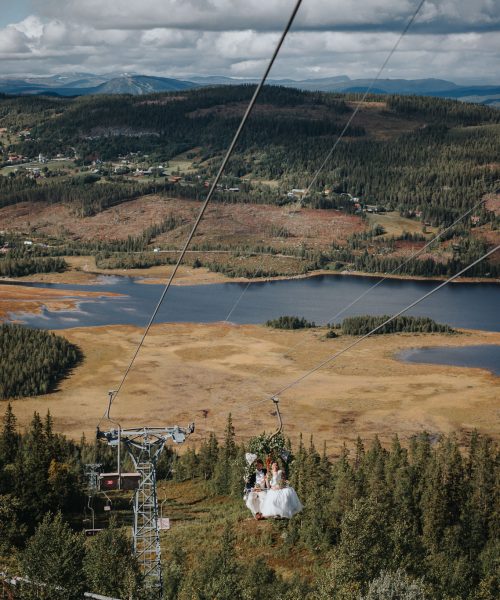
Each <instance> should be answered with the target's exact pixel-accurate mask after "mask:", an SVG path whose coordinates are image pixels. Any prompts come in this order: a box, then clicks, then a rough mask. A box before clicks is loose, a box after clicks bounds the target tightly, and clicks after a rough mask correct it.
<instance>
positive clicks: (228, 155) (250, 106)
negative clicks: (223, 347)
mask: <svg viewBox="0 0 500 600" xmlns="http://www.w3.org/2000/svg"><path fill="white" fill-rule="evenodd" d="M301 4H302V0H297V2H296V4H295V6H294V8H293V10H292V13H291V15H290V17H289V19H288V22H287V24H286V26H285V28H284V30H283V32H282V34H281V36H280V39H279V41H278V44H277V45H276V47H275V49H274V52H273V54H272V56H271V59H270V61H269V63H268V65H267V67H266V70H265V72H264V74H263V76H262V78H261V80H260V82H259V84H258V85H257V87H256V88H255V91H254V94H253V96H252V98H251V100H250V102H249V104H248V106H247V109H246V111H245V114H244V115H243V117H242V119H241V122H240V124H239V126H238V129H237V130H236V133H235V134H234V137H233V139H232V141H231V144H230V145H229V148H228V150H227V152H226V154H225V156H224V160H223V161H222V164H221V166H220V168H219V170H218V172H217V175H216V177H215V179H214V181H213V182H212V185H211V187H210V189H209V191H208V194H207V197H206V198H205V201H204V203H203V205H202V207H201V209H200V211H199V213H198V216H197V218H196V220H195V222H194V225H193V227H192V230H191V232H190V234H189V236H188V238H187V240H186V242H185V244H184V247H183V249H182V251H181V253H180V254H179V258H178V259H177V262H176V264H175V266H174V269H173V271H172V273H171V275H170V278H169V279H168V281H167V283H166V285H165V288H164V289H163V292H162V294H161V296H160V299H159V301H158V304H157V305H156V308H155V309H154V311H153V314H152V315H151V318H150V319H149V322H148V324H147V326H146V329H145V330H144V333H143V335H142V338H141V340H140V342H139V344H138V345H137V348H136V349H135V352H134V354H133V355H132V359H131V360H130V363H129V365H128V366H127V368H126V370H125V373H124V375H123V377H122V379H121V381H120V384H119V385H118V387H117V389H116V390H115V392H114V393H113V394H112V395H110V398H109V402H108V406H107V409H106V411H105V413H104V415H103V417H102V418H101V420H100V421H99V423H100V422H101V421H102V420H103V419H104V418H108V419H109V414H110V410H111V406H112V403H113V401H114V400H115V399H116V397H117V396H118V394H119V393H120V390H121V389H122V387H123V384H124V383H125V380H126V378H127V376H128V374H129V373H130V370H131V369H132V366H133V364H134V361H135V359H136V358H137V355H138V354H139V351H140V349H141V347H142V345H143V344H144V340H145V339H146V336H147V334H148V332H149V330H150V328H151V325H152V324H153V321H154V319H155V317H156V315H157V314H158V311H159V310H160V306H161V304H162V302H163V300H164V298H165V296H166V295H167V292H168V290H169V289H170V286H171V284H172V281H173V279H174V277H175V275H176V273H177V271H178V269H179V266H180V264H181V263H182V261H183V259H184V256H185V254H186V251H187V249H188V247H189V244H190V243H191V241H192V239H193V237H194V235H195V233H196V230H197V229H198V225H199V224H200V221H201V220H202V218H203V215H204V214H205V211H206V209H207V207H208V204H209V203H210V200H211V199H212V196H213V194H214V191H215V189H216V187H217V184H218V183H219V180H220V178H221V176H222V173H223V172H224V169H225V168H226V165H227V163H228V161H229V159H230V158H231V155H232V153H233V151H234V148H235V146H236V144H237V142H238V140H239V138H240V136H241V133H242V131H243V129H244V127H245V125H246V122H247V120H248V118H249V116H250V114H251V112H252V110H253V108H254V106H255V103H256V101H257V98H258V96H259V94H260V92H261V90H262V88H263V86H264V84H265V82H266V80H267V77H268V75H269V73H270V71H271V68H272V67H273V65H274V62H275V60H276V57H277V56H278V53H279V51H280V49H281V47H282V45H283V42H284V41H285V38H286V36H287V34H288V32H289V31H290V29H291V27H292V24H293V22H294V20H295V17H296V15H297V12H298V10H299V8H300V5H301Z"/></svg>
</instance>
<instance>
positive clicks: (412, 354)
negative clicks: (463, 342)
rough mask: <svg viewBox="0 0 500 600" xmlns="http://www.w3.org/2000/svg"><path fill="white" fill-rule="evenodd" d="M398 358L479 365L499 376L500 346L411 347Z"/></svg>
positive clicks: (461, 365) (469, 365)
mask: <svg viewBox="0 0 500 600" xmlns="http://www.w3.org/2000/svg"><path fill="white" fill-rule="evenodd" d="M397 358H398V359H399V360H403V361H406V362H413V363H431V364H438V365H453V366H458V367H479V368H481V369H488V371H491V372H492V373H494V374H495V375H499V376H500V346H496V345H493V344H492V345H490V346H489V345H481V346H462V347H435V348H411V349H410V350H403V352H400V353H399V354H398V355H397Z"/></svg>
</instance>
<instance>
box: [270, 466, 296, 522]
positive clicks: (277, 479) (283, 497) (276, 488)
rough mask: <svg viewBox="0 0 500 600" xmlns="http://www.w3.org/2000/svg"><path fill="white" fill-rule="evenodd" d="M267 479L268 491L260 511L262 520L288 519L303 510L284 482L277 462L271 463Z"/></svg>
mask: <svg viewBox="0 0 500 600" xmlns="http://www.w3.org/2000/svg"><path fill="white" fill-rule="evenodd" d="M267 477H268V485H269V489H268V491H267V493H266V495H265V498H264V499H263V501H262V505H261V509H260V511H261V513H262V516H263V517H264V518H269V517H283V518H285V519H290V518H292V517H293V515H295V514H297V513H298V512H300V511H301V510H302V509H303V508H304V507H303V506H302V504H301V502H300V500H299V497H298V496H297V493H296V492H295V490H294V489H293V488H292V487H289V486H288V484H287V482H286V481H285V476H284V473H283V471H282V470H281V469H280V468H279V466H278V463H277V462H273V464H272V465H271V473H270V474H268V476H267Z"/></svg>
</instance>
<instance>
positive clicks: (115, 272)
mask: <svg viewBox="0 0 500 600" xmlns="http://www.w3.org/2000/svg"><path fill="white" fill-rule="evenodd" d="M171 272H172V266H171V265H168V266H159V267H158V266H156V267H150V268H149V269H109V270H106V269H97V268H96V270H93V269H85V270H80V269H74V268H73V269H70V270H68V271H64V272H63V273H43V274H34V275H28V276H26V277H16V278H13V277H10V278H9V277H0V284H1V283H2V282H6V283H9V284H19V285H23V284H25V283H36V284H44V283H46V284H52V283H55V284H64V285H99V284H100V281H99V278H100V277H103V276H104V277H106V276H108V277H131V278H135V279H137V282H138V283H141V284H146V285H161V284H165V283H166V279H167V278H168V277H169V276H170V273H171ZM321 276H343V277H361V278H372V279H395V280H401V281H436V282H442V281H446V279H447V277H438V276H432V277H424V276H414V275H398V274H390V275H388V274H384V273H369V272H365V271H331V270H329V269H317V270H315V271H309V272H308V273H298V274H297V275H275V276H271V277H253V278H248V277H229V276H227V275H225V274H224V273H219V272H213V271H209V270H208V269H207V268H205V267H199V268H196V269H194V268H192V267H187V266H185V265H183V266H181V268H180V269H179V275H178V277H177V279H174V280H173V281H172V285H175V286H196V285H213V284H221V283H267V282H271V281H294V280H298V279H311V278H314V277H321ZM451 283H486V284H487V283H490V284H496V285H498V284H500V279H498V278H487V277H458V278H457V279H455V280H454V281H452V282H451Z"/></svg>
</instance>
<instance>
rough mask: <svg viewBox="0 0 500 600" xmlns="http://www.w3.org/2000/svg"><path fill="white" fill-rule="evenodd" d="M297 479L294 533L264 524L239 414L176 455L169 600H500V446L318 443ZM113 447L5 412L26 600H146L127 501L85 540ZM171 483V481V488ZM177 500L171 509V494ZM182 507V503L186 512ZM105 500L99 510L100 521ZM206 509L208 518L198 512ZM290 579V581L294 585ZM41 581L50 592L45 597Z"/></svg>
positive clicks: (12, 557) (13, 544) (10, 506)
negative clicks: (335, 446) (88, 476)
mask: <svg viewBox="0 0 500 600" xmlns="http://www.w3.org/2000/svg"><path fill="white" fill-rule="evenodd" d="M286 445H287V447H288V448H289V449H290V450H291V451H292V452H293V454H292V455H291V458H290V459H289V461H288V463H287V464H286V465H283V467H284V468H285V469H286V470H287V474H288V477H289V479H290V482H291V484H292V485H293V486H294V487H295V489H296V490H297V493H298V494H299V497H300V498H301V500H302V502H303V503H304V505H305V509H304V511H303V512H302V513H300V514H299V515H297V516H295V517H294V518H293V519H292V520H290V521H286V520H285V521H282V520H278V521H264V522H257V521H254V520H253V519H251V518H250V516H249V513H247V512H246V509H245V507H244V505H243V502H242V480H243V479H242V474H243V472H244V465H245V460H244V453H245V451H246V447H245V445H242V444H240V443H238V442H237V440H236V436H235V428H234V426H233V423H232V419H231V417H230V416H229V417H228V421H227V425H226V429H225V432H224V434H223V436H221V438H220V439H219V440H218V439H217V438H216V436H215V435H214V434H210V435H209V436H208V437H207V438H205V440H204V441H202V443H201V445H199V446H198V448H197V449H194V448H189V449H187V451H186V452H184V453H183V454H181V455H176V454H175V453H173V452H172V451H170V450H169V451H168V452H165V453H164V454H163V455H162V458H161V459H160V461H159V464H158V476H159V479H160V483H159V485H160V489H163V490H168V489H173V490H175V491H174V492H173V495H172V496H170V498H171V499H170V500H169V501H168V502H169V504H168V505H167V506H168V510H169V511H171V514H172V516H173V525H172V529H171V530H170V531H168V532H166V533H165V534H164V536H163V537H162V539H163V544H164V554H163V556H164V569H165V571H164V577H165V586H164V587H165V589H164V596H163V597H164V598H165V599H169V600H174V599H182V600H187V599H190V600H191V599H200V600H201V599H203V600H208V599H210V600H215V599H217V600H239V599H241V600H247V599H255V600H257V599H258V598H261V597H262V596H263V595H264V596H265V597H268V596H271V597H273V598H279V599H282V600H285V599H287V600H298V599H299V598H305V599H306V600H327V599H334V600H340V599H342V600H347V599H355V600H365V599H366V600H368V599H370V600H376V599H377V600H382V599H387V598H405V599H408V600H495V599H496V598H497V597H498V592H499V587H498V583H499V582H498V540H499V531H498V526H499V524H498V518H497V509H498V501H499V497H498V494H499V489H500V488H499V475H500V470H499V454H498V445H497V444H496V443H495V442H493V441H492V440H491V439H490V438H488V437H487V436H483V435H479V434H478V433H477V432H475V431H473V432H472V433H471V434H470V435H468V436H467V437H466V438H462V439H461V440H460V443H459V440H458V438H457V437H456V436H455V435H453V434H451V435H448V436H436V435H430V434H427V433H422V434H419V435H417V436H414V437H412V438H411V439H409V440H408V441H407V442H406V443H405V444H403V443H402V442H401V441H400V440H399V439H398V437H397V436H396V435H395V436H394V438H393V440H392V442H390V443H387V444H381V442H380V441H379V440H378V439H377V438H374V439H372V440H370V441H363V440H361V439H359V438H358V440H357V442H356V444H355V445H354V446H353V447H346V446H344V448H343V450H342V452H341V453H340V455H339V456H336V457H334V458H329V457H328V456H327V455H326V452H325V449H323V451H322V452H320V451H318V450H317V449H316V448H315V446H314V443H313V440H312V439H311V440H310V441H309V442H308V443H307V444H306V443H304V442H302V441H300V443H299V444H298V446H296V447H292V446H291V445H290V443H289V442H287V444H286ZM113 461H114V458H113V452H112V451H111V450H110V449H109V447H108V446H106V445H102V444H98V445H96V443H94V442H92V441H87V440H86V439H85V438H82V439H81V440H80V441H79V442H74V441H71V440H68V439H66V438H65V437H64V436H62V435H60V434H57V433H55V432H54V424H53V421H52V418H51V416H50V414H47V416H46V417H45V418H44V419H42V418H41V417H40V416H39V415H38V414H36V413H35V415H34V416H33V419H32V421H31V424H30V425H29V427H27V428H26V431H25V432H24V433H20V432H19V431H18V427H17V422H16V417H15V415H14V413H13V411H12V409H11V407H10V405H8V406H7V408H6V411H5V414H4V417H3V425H2V428H1V430H0V557H1V558H0V566H1V568H0V570H4V571H7V572H9V573H11V574H16V575H22V576H24V577H25V578H27V579H28V580H29V581H30V582H31V583H29V584H28V583H20V584H19V586H20V587H19V586H18V587H17V588H16V590H17V592H16V593H19V592H21V594H22V595H21V596H19V595H17V596H16V595H15V596H14V597H15V598H18V597H19V598H21V597H22V598H39V599H47V600H48V599H49V598H50V599H56V600H59V599H61V600H62V599H63V598H64V599H66V600H68V599H73V598H75V599H76V598H81V597H82V592H83V591H84V590H86V591H92V592H94V593H100V594H106V595H111V596H113V597H118V598H123V599H124V598H135V599H137V600H139V599H140V600H142V599H147V598H148V594H147V591H146V590H144V589H143V588H142V581H141V574H140V570H139V568H138V565H137V563H136V562H135V560H134V558H133V557H132V555H131V548H130V540H129V538H128V533H127V529H128V527H124V525H129V524H130V519H131V513H130V505H129V497H127V496H126V493H125V492H117V494H121V496H120V495H117V496H116V497H115V496H113V499H112V502H113V510H112V514H113V515H114V516H113V517H111V518H108V517H107V516H106V522H103V523H101V525H100V526H101V527H102V531H101V532H100V533H98V534H97V535H96V536H94V537H91V538H88V537H87V538H86V537H85V536H84V535H83V533H82V515H83V512H84V509H85V506H86V502H87V501H86V497H85V494H86V485H87V484H86V480H85V476H84V471H85V468H84V465H85V464H86V463H90V462H100V463H101V464H102V465H103V468H104V469H105V470H106V469H108V470H109V469H112V468H113ZM165 479H167V480H168V481H165ZM167 497H168V496H167ZM182 498H184V500H182ZM103 502H104V498H103V499H102V500H100V501H99V503H98V504H96V505H95V507H96V509H97V512H98V513H100V514H103V513H102V506H103ZM196 507H198V508H196ZM285 572H287V573H288V576H284V573H285ZM35 583H36V585H35Z"/></svg>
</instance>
